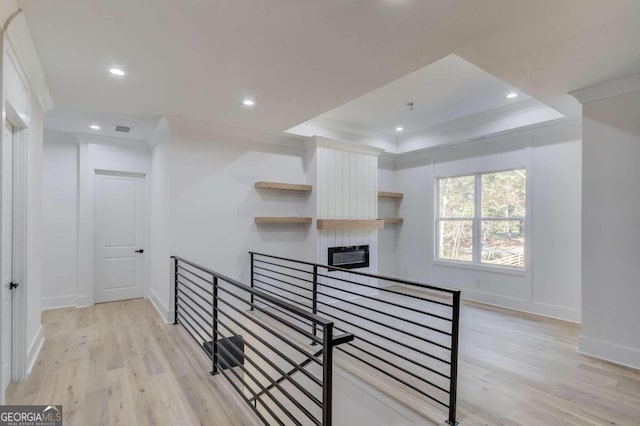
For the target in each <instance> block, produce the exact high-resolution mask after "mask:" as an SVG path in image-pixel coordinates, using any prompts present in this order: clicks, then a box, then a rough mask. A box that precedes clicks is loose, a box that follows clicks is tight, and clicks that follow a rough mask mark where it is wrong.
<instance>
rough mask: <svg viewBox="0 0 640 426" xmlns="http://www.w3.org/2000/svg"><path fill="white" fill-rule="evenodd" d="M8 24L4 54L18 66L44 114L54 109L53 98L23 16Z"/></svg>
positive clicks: (18, 16)
mask: <svg viewBox="0 0 640 426" xmlns="http://www.w3.org/2000/svg"><path fill="white" fill-rule="evenodd" d="M10 24H12V25H10V26H9V28H8V29H7V30H6V38H5V39H6V40H7V43H5V46H6V47H7V49H6V52H7V54H8V55H9V56H12V57H13V58H12V60H13V61H14V62H17V63H18V64H20V65H19V68H21V71H22V74H23V76H24V79H25V81H26V83H27V86H28V87H29V90H30V91H31V92H32V93H33V94H34V97H35V98H36V100H37V101H38V104H39V105H40V108H41V109H42V111H43V112H44V113H46V112H47V111H49V110H51V109H53V107H54V103H53V98H52V97H51V93H50V91H49V87H48V86H47V82H46V80H47V79H46V76H45V73H44V69H43V68H42V63H41V62H40V57H39V56H38V50H37V49H36V46H35V44H34V42H33V39H32V37H31V32H30V30H29V26H28V24H27V21H26V18H25V16H24V14H23V13H21V14H20V15H17V16H16V17H15V19H13V20H12V21H11V22H10ZM12 33H13V34H14V36H12ZM25 65H27V66H25Z"/></svg>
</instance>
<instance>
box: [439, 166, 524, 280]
mask: <svg viewBox="0 0 640 426" xmlns="http://www.w3.org/2000/svg"><path fill="white" fill-rule="evenodd" d="M514 170H524V171H525V174H526V182H525V216H524V217H523V216H513V217H492V216H487V217H484V216H482V213H483V212H482V175H489V174H495V173H503V172H511V171H514ZM466 176H473V179H474V193H473V197H474V216H473V217H440V180H441V179H453V178H461V177H466ZM529 180H530V176H529V169H528V167H526V166H524V165H523V166H513V167H508V168H504V169H502V168H501V169H495V170H486V171H481V172H474V173H459V174H451V175H442V176H436V177H435V178H434V184H433V185H434V195H435V214H434V218H435V220H434V225H435V227H434V232H435V238H434V242H435V246H434V252H433V253H434V256H433V261H434V265H441V266H452V267H459V268H464V269H477V270H484V271H488V272H503V273H507V274H513V275H525V274H526V273H527V271H528V269H529V256H528V251H529V250H528V246H529V240H530V234H531V233H530V232H529V211H530V203H529V200H530V197H529V193H530V191H529ZM441 221H450V222H451V221H471V222H472V245H471V247H472V260H471V261H469V260H460V259H446V258H441V257H440V252H439V247H440V238H441V235H440V222H441ZM484 221H505V222H508V221H511V222H513V221H523V227H524V235H525V239H524V244H523V261H524V266H522V267H520V266H509V265H496V264H492V263H487V262H482V223H483V222H484Z"/></svg>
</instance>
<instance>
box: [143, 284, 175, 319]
mask: <svg viewBox="0 0 640 426" xmlns="http://www.w3.org/2000/svg"><path fill="white" fill-rule="evenodd" d="M149 300H151V304H152V305H153V306H154V307H155V308H156V311H158V313H159V314H160V316H161V317H162V319H163V320H164V322H166V323H167V324H173V320H174V311H173V310H171V309H169V308H167V306H166V305H165V304H164V303H162V301H161V300H160V298H159V297H158V295H157V294H156V293H155V291H153V289H149Z"/></svg>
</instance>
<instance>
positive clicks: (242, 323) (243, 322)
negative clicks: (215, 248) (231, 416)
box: [172, 256, 353, 425]
mask: <svg viewBox="0 0 640 426" xmlns="http://www.w3.org/2000/svg"><path fill="white" fill-rule="evenodd" d="M172 259H173V261H174V284H175V292H174V298H175V321H174V323H175V324H180V325H182V326H183V327H184V329H185V330H186V332H187V333H188V334H189V335H190V336H191V338H192V339H193V340H194V341H195V342H196V343H197V344H198V345H199V346H200V347H201V348H202V349H203V350H204V352H205V353H206V354H207V356H209V357H210V358H211V362H212V369H211V374H218V373H221V374H222V375H223V376H224V377H225V378H226V379H227V380H228V381H229V383H230V384H231V385H232V387H233V388H234V389H235V390H236V391H237V392H238V393H239V394H240V396H241V397H242V398H243V399H244V400H245V401H246V402H247V403H248V404H249V405H250V406H251V408H252V409H253V411H254V412H255V413H256V415H257V416H258V417H259V418H260V419H261V420H262V421H263V422H264V423H265V424H269V425H270V424H278V425H289V424H291V425H308V424H309V425H331V417H332V398H333V395H332V393H333V386H332V371H333V359H332V357H333V348H334V347H336V346H337V345H339V344H342V343H347V342H349V341H350V340H352V339H353V335H352V334H350V333H344V334H341V335H338V336H334V335H333V333H334V326H333V321H331V320H327V319H325V318H323V317H321V316H319V315H317V314H314V313H311V312H309V311H308V310H306V309H303V308H300V307H299V306H296V305H293V304H291V303H289V302H287V301H284V300H282V299H281V298H279V297H275V296H273V295H270V294H269V293H267V292H264V291H262V290H260V289H256V288H252V287H251V286H248V285H246V284H242V283H240V282H238V281H236V280H233V279H231V278H228V277H226V276H224V275H222V274H219V273H217V272H214V271H212V270H210V269H208V268H205V267H203V266H200V265H197V264H195V263H193V262H191V261H188V260H186V259H183V258H181V257H177V256H172ZM311 330H313V331H311Z"/></svg>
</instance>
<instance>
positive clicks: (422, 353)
mask: <svg viewBox="0 0 640 426" xmlns="http://www.w3.org/2000/svg"><path fill="white" fill-rule="evenodd" d="M318 312H320V313H323V314H325V315H328V316H332V315H331V314H329V313H327V312H324V311H322V310H320V309H318ZM336 319H337V320H338V321H339V322H344V323H346V324H349V325H351V326H353V327H356V328H359V329H360V330H363V331H364V332H366V333H370V334H373V335H375V336H378V337H380V338H382V339H384V340H385V341H388V342H393V343H395V344H397V345H400V346H403V347H405V348H407V349H411V350H412V351H415V352H418V353H419V354H421V355H424V356H426V357H429V358H432V359H435V360H436V361H440V362H443V363H445V364H447V365H451V361H447V360H445V359H444V358H440V357H437V356H435V355H432V354H430V353H428V352H425V351H423V350H421V349H418V348H415V347H413V346H411V345H409V344H408V343H402V342H400V341H398V340H395V339H394V338H392V337H389V336H385V335H384V334H380V333H378V332H377V331H372V330H368V329H366V328H363V327H361V326H359V325H356V324H354V323H352V322H350V321H348V320H345V319H340V318H337V317H336ZM334 328H337V329H338V330H341V331H348V330H346V329H344V328H341V327H339V326H338V325H334ZM357 339H359V340H363V341H365V342H367V343H370V344H371V342H369V341H367V340H365V338H363V337H362V336H360V335H358V336H357Z"/></svg>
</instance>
